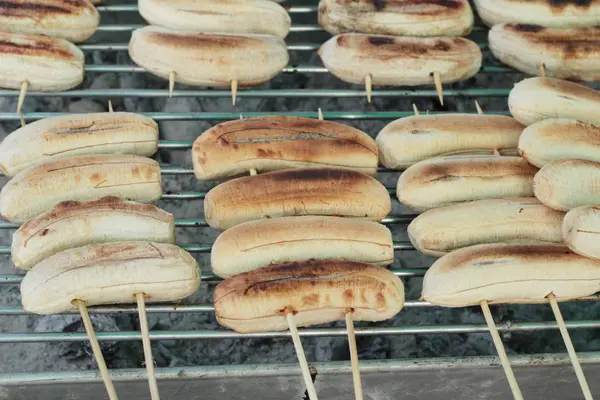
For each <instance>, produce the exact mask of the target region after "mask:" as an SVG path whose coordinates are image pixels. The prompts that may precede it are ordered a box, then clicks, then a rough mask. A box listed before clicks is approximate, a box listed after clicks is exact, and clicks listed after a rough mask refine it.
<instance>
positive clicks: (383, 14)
mask: <svg viewBox="0 0 600 400" xmlns="http://www.w3.org/2000/svg"><path fill="white" fill-rule="evenodd" d="M319 24H320V25H321V26H322V27H323V28H325V30H326V31H328V32H329V33H332V34H338V33H346V32H361V33H373V34H382V35H396V36H466V35H468V34H469V32H471V28H472V27H473V10H472V9H471V6H470V5H469V2H468V1H467V0H451V1H447V0H427V1H414V0H396V1H380V0H321V1H320V2H319Z"/></svg>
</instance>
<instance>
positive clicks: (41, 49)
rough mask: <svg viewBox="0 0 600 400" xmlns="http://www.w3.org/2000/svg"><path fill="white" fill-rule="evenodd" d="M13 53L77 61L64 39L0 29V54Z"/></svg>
mask: <svg viewBox="0 0 600 400" xmlns="http://www.w3.org/2000/svg"><path fill="white" fill-rule="evenodd" d="M2 54H14V55H23V56H29V57H45V58H52V59H63V60H65V61H79V60H80V58H79V57H78V55H77V54H76V53H74V52H73V51H71V50H70V49H69V43H68V42H67V41H65V40H61V39H56V38H51V37H49V36H41V35H24V34H18V33H8V32H2V31H0V55H2Z"/></svg>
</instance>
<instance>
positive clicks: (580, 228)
mask: <svg viewBox="0 0 600 400" xmlns="http://www.w3.org/2000/svg"><path fill="white" fill-rule="evenodd" d="M562 235H563V238H564V240H565V244H566V245H567V246H568V247H569V249H571V251H573V252H575V253H577V254H579V255H582V256H584V257H588V258H595V259H600V247H598V235H600V207H598V206H582V207H577V208H574V209H572V210H571V211H569V212H568V213H567V215H565V219H564V221H563V225H562Z"/></svg>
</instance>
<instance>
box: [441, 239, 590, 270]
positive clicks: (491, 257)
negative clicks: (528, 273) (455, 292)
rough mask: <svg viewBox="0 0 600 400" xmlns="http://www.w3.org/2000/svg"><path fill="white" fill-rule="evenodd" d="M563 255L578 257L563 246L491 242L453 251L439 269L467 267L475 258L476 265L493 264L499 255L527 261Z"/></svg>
mask: <svg viewBox="0 0 600 400" xmlns="http://www.w3.org/2000/svg"><path fill="white" fill-rule="evenodd" d="M565 256H573V257H579V256H577V255H575V254H574V253H572V252H571V251H570V250H569V249H568V248H567V247H564V246H551V245H548V246H545V245H503V244H491V245H485V246H481V247H478V248H475V249H469V250H468V251H460V252H456V253H454V254H453V255H452V256H450V257H451V258H450V261H449V264H448V265H444V267H443V268H442V269H441V270H442V271H448V270H452V269H455V268H457V267H459V268H465V267H469V266H470V265H471V263H473V262H474V261H475V260H478V261H477V265H478V266H484V265H493V264H494V263H495V260H497V259H499V258H501V257H510V258H515V257H519V258H521V259H522V260H523V261H527V260H536V259H537V260H540V258H541V257H544V258H546V259H551V258H557V257H565Z"/></svg>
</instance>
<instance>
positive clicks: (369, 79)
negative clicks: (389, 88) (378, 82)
mask: <svg viewBox="0 0 600 400" xmlns="http://www.w3.org/2000/svg"><path fill="white" fill-rule="evenodd" d="M365 90H366V92H367V101H368V102H369V103H371V93H372V91H373V76H371V74H367V76H365Z"/></svg>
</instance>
